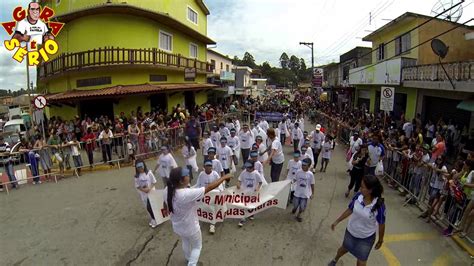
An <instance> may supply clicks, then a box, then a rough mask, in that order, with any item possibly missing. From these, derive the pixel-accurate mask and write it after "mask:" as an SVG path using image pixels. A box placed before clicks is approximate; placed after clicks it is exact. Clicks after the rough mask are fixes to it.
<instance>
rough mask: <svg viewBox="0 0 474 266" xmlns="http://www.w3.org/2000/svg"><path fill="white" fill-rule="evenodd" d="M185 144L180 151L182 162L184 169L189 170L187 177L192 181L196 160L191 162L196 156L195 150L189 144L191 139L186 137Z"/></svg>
mask: <svg viewBox="0 0 474 266" xmlns="http://www.w3.org/2000/svg"><path fill="white" fill-rule="evenodd" d="M184 139H185V144H184V146H183V148H182V149H181V154H182V155H183V157H184V161H185V162H186V168H188V170H189V177H190V178H191V180H193V165H195V164H196V158H194V161H193V160H192V159H193V157H194V156H196V150H195V149H194V146H193V144H192V142H191V139H189V138H188V136H186V137H184Z"/></svg>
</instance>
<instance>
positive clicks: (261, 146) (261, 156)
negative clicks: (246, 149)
mask: <svg viewBox="0 0 474 266" xmlns="http://www.w3.org/2000/svg"><path fill="white" fill-rule="evenodd" d="M254 145H257V146H256V150H257V151H258V161H259V162H261V163H264V162H265V161H266V160H267V159H268V148H267V144H266V143H264V142H263V138H262V136H257V137H256V138H255V143H254ZM252 149H253V148H252Z"/></svg>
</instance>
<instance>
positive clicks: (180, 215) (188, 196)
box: [163, 167, 231, 266]
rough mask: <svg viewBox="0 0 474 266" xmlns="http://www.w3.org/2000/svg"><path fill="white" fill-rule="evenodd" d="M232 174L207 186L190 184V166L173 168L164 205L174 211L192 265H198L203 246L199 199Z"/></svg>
mask: <svg viewBox="0 0 474 266" xmlns="http://www.w3.org/2000/svg"><path fill="white" fill-rule="evenodd" d="M230 178H231V176H230V175H226V176H223V177H221V178H219V179H218V180H216V181H214V182H213V183H211V184H209V185H208V186H206V187H200V188H188V187H189V184H190V178H189V170H188V169H186V168H181V167H178V168H174V169H173V170H171V173H170V180H169V183H168V186H167V189H165V190H164V193H163V198H164V199H165V200H164V202H163V208H164V209H165V210H168V212H169V213H170V215H171V224H172V226H173V231H174V232H175V233H176V234H177V235H178V236H179V237H180V238H181V242H182V246H183V251H184V257H185V259H186V260H187V262H188V265H189V266H194V265H197V263H198V261H199V256H200V255H201V249H202V236H201V227H200V226H199V219H198V215H197V206H198V201H199V200H202V199H203V198H204V195H205V194H207V193H208V192H210V191H212V190H214V189H216V188H217V187H219V185H220V184H222V182H224V181H226V180H230Z"/></svg>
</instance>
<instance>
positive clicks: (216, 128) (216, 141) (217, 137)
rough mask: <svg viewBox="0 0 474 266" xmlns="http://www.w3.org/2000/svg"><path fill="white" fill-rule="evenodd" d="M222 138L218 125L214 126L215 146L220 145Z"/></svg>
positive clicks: (212, 138) (212, 133) (213, 142)
mask: <svg viewBox="0 0 474 266" xmlns="http://www.w3.org/2000/svg"><path fill="white" fill-rule="evenodd" d="M220 139H221V133H219V128H218V127H216V126H213V127H212V132H211V140H212V145H213V146H214V147H219V141H220Z"/></svg>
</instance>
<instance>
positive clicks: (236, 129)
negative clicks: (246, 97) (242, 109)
mask: <svg viewBox="0 0 474 266" xmlns="http://www.w3.org/2000/svg"><path fill="white" fill-rule="evenodd" d="M233 123H234V125H235V131H237V132H240V130H241V127H240V121H239V119H237V117H234V119H233Z"/></svg>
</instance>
